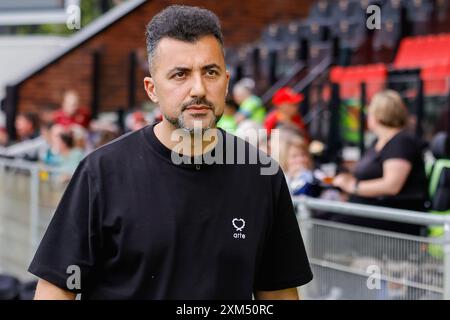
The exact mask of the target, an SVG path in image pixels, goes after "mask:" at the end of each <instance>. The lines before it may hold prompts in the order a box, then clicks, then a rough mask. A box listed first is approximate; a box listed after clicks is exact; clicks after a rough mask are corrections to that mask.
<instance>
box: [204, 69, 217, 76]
mask: <svg viewBox="0 0 450 320" xmlns="http://www.w3.org/2000/svg"><path fill="white" fill-rule="evenodd" d="M206 74H207V75H208V76H216V75H218V74H219V73H218V72H217V71H216V70H208V72H207V73H206Z"/></svg>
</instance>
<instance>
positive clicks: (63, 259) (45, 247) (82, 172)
mask: <svg viewBox="0 0 450 320" xmlns="http://www.w3.org/2000/svg"><path fill="white" fill-rule="evenodd" d="M95 189H96V188H95V185H94V182H93V180H92V178H91V176H90V175H89V171H88V168H87V165H86V163H85V162H84V161H83V162H81V163H80V165H79V166H78V168H77V170H76V171H75V173H74V175H73V177H72V179H71V181H70V183H69V185H68V186H67V189H66V191H65V192H64V195H63V197H62V199H61V201H60V203H59V204H58V207H57V209H56V211H55V213H54V216H53V218H52V220H51V222H50V225H49V227H48V228H47V231H46V233H45V235H44V237H43V239H42V241H41V243H40V245H39V248H38V250H37V252H36V254H35V256H34V258H33V260H32V262H31V264H30V267H29V269H28V271H29V272H30V273H32V274H34V275H36V276H37V277H39V278H41V279H44V280H46V281H48V282H50V283H52V284H54V285H56V286H57V287H59V288H62V289H64V290H68V291H73V292H77V293H79V292H82V291H83V288H86V287H88V286H89V282H90V281H91V280H90V279H91V278H92V274H93V271H94V267H95V264H96V257H97V252H98V239H99V236H100V235H99V233H100V232H99V228H98V225H99V223H98V220H99V219H98V210H97V208H96V207H97V205H96V203H97V202H96V201H97V200H96V199H97V197H96V191H95ZM78 271H79V273H78V274H79V275H80V285H81V288H80V290H77V288H75V289H73V288H68V286H67V280H68V279H69V277H71V276H72V275H75V272H78ZM71 280H73V278H71ZM70 283H73V282H70Z"/></svg>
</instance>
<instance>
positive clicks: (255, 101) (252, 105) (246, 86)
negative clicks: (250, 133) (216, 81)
mask: <svg viewBox="0 0 450 320" xmlns="http://www.w3.org/2000/svg"><path fill="white" fill-rule="evenodd" d="M254 90H255V81H253V80H252V79H250V78H243V79H241V80H239V81H238V82H237V83H236V84H235V85H234V87H233V98H234V100H235V101H236V102H237V103H238V104H239V110H238V112H237V115H236V122H237V123H238V124H239V123H240V122H241V121H243V120H245V119H249V120H252V121H254V122H256V123H258V124H262V123H263V122H264V118H265V117H266V108H265V107H264V105H263V103H262V100H261V98H259V97H257V96H256V95H255V94H254Z"/></svg>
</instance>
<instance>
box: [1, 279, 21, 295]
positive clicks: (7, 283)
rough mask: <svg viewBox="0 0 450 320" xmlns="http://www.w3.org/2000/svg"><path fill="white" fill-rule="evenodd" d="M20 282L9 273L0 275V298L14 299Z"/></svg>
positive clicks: (17, 293)
mask: <svg viewBox="0 0 450 320" xmlns="http://www.w3.org/2000/svg"><path fill="white" fill-rule="evenodd" d="M19 288H20V282H19V280H18V279H17V278H15V277H13V276H9V275H0V300H16V299H18V298H19Z"/></svg>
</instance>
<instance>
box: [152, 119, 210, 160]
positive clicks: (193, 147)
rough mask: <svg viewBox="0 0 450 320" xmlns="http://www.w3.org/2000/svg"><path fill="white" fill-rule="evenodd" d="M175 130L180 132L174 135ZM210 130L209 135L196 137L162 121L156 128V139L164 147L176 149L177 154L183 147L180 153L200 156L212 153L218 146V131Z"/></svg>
mask: <svg viewBox="0 0 450 320" xmlns="http://www.w3.org/2000/svg"><path fill="white" fill-rule="evenodd" d="M175 130H179V131H178V132H177V133H176V134H174V132H175ZM210 130H211V131H210V132H209V133H208V134H204V135H194V134H190V133H188V132H187V131H185V130H181V129H177V128H175V127H174V126H173V125H172V124H171V123H170V122H168V121H166V120H163V121H161V122H160V123H158V124H156V125H155V127H154V131H155V135H156V138H157V139H158V140H159V141H160V142H161V143H162V144H163V145H164V146H166V147H167V148H168V149H170V150H174V149H176V150H175V151H177V152H179V150H180V146H181V150H182V152H180V153H182V154H183V155H186V156H198V155H201V154H204V153H207V152H209V151H211V150H212V149H213V148H214V147H215V146H216V144H217V141H218V139H217V129H216V128H213V129H210ZM180 136H181V137H180ZM172 137H174V138H172ZM179 139H180V140H181V141H180V140H179ZM196 142H197V143H196ZM188 150H190V151H188ZM189 152H190V153H189Z"/></svg>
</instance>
